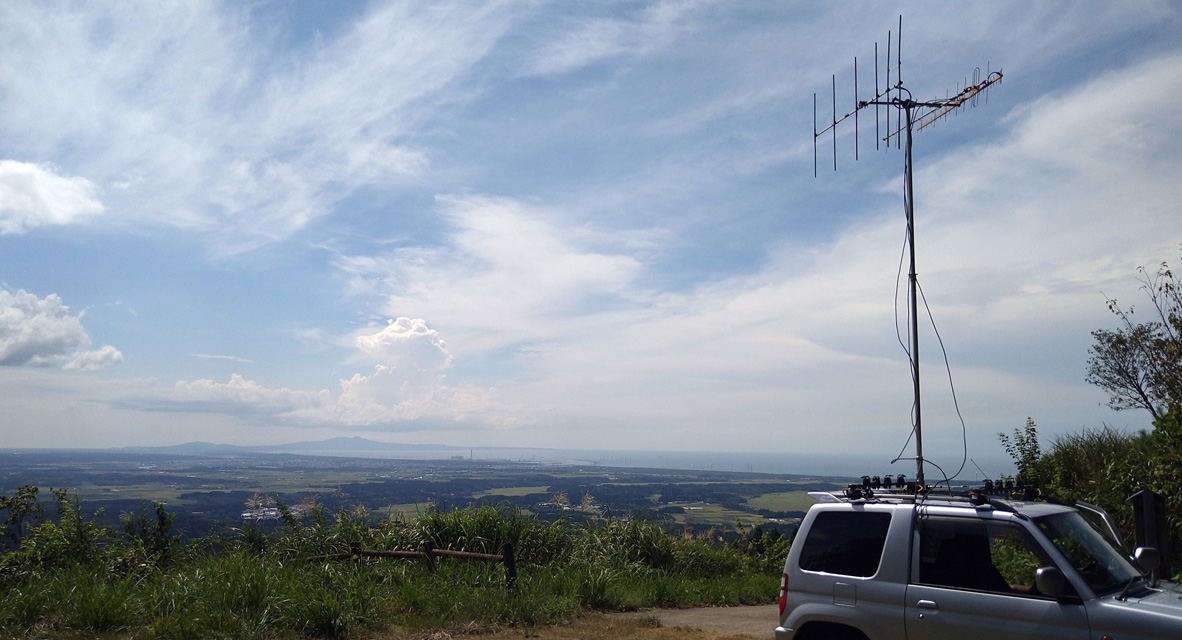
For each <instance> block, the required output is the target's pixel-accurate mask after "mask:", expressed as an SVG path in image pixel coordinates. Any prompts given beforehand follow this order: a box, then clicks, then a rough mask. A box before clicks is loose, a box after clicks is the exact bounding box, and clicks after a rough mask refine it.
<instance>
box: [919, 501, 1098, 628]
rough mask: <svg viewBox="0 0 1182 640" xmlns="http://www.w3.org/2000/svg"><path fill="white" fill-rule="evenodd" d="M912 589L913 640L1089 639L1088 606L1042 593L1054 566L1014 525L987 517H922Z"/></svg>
mask: <svg viewBox="0 0 1182 640" xmlns="http://www.w3.org/2000/svg"><path fill="white" fill-rule="evenodd" d="M916 535H917V536H918V541H917V544H916V547H915V550H916V558H915V559H914V560H913V563H912V576H911V580H910V582H909V583H908V585H907V599H906V605H905V616H906V619H905V625H906V630H907V638H908V640H947V639H949V638H954V639H955V640H994V639H996V638H1010V639H1014V640H1058V639H1060V638H1064V639H1066V638H1070V639H1075V640H1086V639H1087V638H1088V636H1089V633H1088V619H1087V613H1086V611H1085V610H1084V607H1083V604H1082V603H1078V604H1076V603H1063V602H1060V601H1057V600H1056V599H1054V598H1050V597H1046V596H1043V595H1041V594H1039V593H1038V589H1037V587H1036V586H1035V582H1034V577H1035V573H1036V572H1037V570H1038V568H1039V567H1041V566H1049V565H1051V564H1052V562H1051V561H1050V559H1049V558H1048V557H1047V555H1046V553H1045V552H1044V551H1043V550H1042V549H1041V548H1040V547H1039V546H1038V545H1037V544H1036V543H1035V542H1034V540H1033V539H1031V538H1030V536H1029V534H1028V533H1027V532H1026V531H1025V530H1024V529H1023V528H1022V527H1020V526H1018V525H1017V524H1015V523H1012V522H1008V521H1007V520H1006V519H1004V518H993V517H983V516H976V517H974V516H968V517H953V516H938V517H937V516H924V517H921V518H920V519H919V521H918V523H917V526H916Z"/></svg>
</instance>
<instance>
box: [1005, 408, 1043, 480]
mask: <svg viewBox="0 0 1182 640" xmlns="http://www.w3.org/2000/svg"><path fill="white" fill-rule="evenodd" d="M997 437H998V439H999V440H1001V444H1002V446H1003V447H1005V450H1006V453H1007V454H1009V456H1010V457H1011V458H1013V459H1014V464H1015V465H1017V467H1018V478H1019V479H1020V480H1022V481H1023V482H1026V483H1031V482H1038V481H1039V480H1040V478H1039V474H1038V462H1039V459H1040V458H1041V457H1042V451H1041V449H1040V448H1039V445H1038V427H1037V426H1035V424H1034V418H1031V417H1027V418H1026V427H1025V428H1023V429H1022V430H1021V431H1019V430H1017V429H1014V435H1013V437H1012V438H1011V437H1010V436H1007V435H1006V434H1005V433H1004V432H1003V433H999V434H997Z"/></svg>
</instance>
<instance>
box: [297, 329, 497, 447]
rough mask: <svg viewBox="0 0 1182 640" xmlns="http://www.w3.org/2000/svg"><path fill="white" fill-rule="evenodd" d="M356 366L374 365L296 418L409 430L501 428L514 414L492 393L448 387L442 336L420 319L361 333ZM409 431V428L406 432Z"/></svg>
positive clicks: (447, 360)
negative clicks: (463, 426)
mask: <svg viewBox="0 0 1182 640" xmlns="http://www.w3.org/2000/svg"><path fill="white" fill-rule="evenodd" d="M353 346H354V349H355V350H356V356H355V358H354V360H356V361H361V362H367V363H372V364H373V365H374V366H373V370H372V371H370V372H368V373H367V374H361V373H357V374H355V375H353V377H351V378H349V379H348V380H341V381H340V385H341V392H340V394H339V395H338V396H337V397H336V398H335V399H334V400H333V401H331V402H327V403H325V404H323V405H321V406H318V407H314V408H311V409H308V410H305V411H298V412H295V413H293V414H292V417H295V418H298V419H301V420H303V421H312V422H328V423H334V424H345V425H355V426H357V425H387V426H394V427H399V426H401V427H402V428H411V426H413V425H415V424H416V423H422V424H430V425H436V426H438V425H440V424H456V423H469V424H472V425H476V424H478V423H479V424H483V425H491V426H497V425H503V424H505V423H506V422H507V421H511V419H510V418H507V417H506V416H508V415H511V414H512V413H513V412H512V411H509V410H504V409H505V408H504V407H501V406H499V403H498V401H497V399H496V392H495V390H493V389H485V388H479V387H476V386H472V385H460V386H453V385H449V384H448V383H447V381H446V374H445V371H446V369H447V368H448V367H450V366H451V363H452V356H451V353H450V352H448V350H447V348H446V346H445V345H444V341H443V340H442V339H441V338H440V337H439V333H438V332H437V331H435V330H434V329H432V328H430V327H428V326H427V323H426V322H425V321H424V320H422V319H416V318H407V317H400V318H398V319H391V320H390V321H389V322H388V323H387V324H386V326H384V327H381V328H380V329H376V330H375V329H374V328H373V327H370V328H369V329H367V330H365V331H363V332H360V333H359V334H357V335H356V336H355V337H354V341H353ZM408 425H410V426H408Z"/></svg>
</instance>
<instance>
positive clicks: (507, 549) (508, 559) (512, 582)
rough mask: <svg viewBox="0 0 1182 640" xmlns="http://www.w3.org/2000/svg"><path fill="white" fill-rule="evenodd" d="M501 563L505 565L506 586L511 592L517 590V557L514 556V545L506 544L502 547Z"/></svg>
mask: <svg viewBox="0 0 1182 640" xmlns="http://www.w3.org/2000/svg"><path fill="white" fill-rule="evenodd" d="M501 562H504V563H505V586H506V587H508V588H509V590H510V591H513V590H515V589H517V556H515V555H514V554H513V544H512V543H510V542H506V543H505V544H504V546H502V547H501Z"/></svg>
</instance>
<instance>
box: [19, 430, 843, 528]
mask: <svg viewBox="0 0 1182 640" xmlns="http://www.w3.org/2000/svg"><path fill="white" fill-rule="evenodd" d="M843 484H844V481H843V479H840V478H817V477H806V476H792V475H778V474H767V473H741V472H729V471H728V472H724V471H702V470H697V471H687V470H670V469H650V468H633V467H606V466H598V465H593V464H591V465H588V464H581V465H578V466H576V465H561V464H553V465H544V464H536V463H515V462H509V461H480V460H470V459H465V460H457V459H451V460H392V459H375V458H350V457H328V456H312V455H294V454H262V453H255V454H250V455H180V454H176V453H154V452H150V451H149V452H144V451H138V452H122V451H111V450H107V451H56V452H54V451H11V450H9V451H0V491H2V492H3V493H5V494H12V493H13V492H14V491H15V490H16V489H17V488H18V487H20V486H23V485H33V486H37V487H39V488H40V489H41V491H42V496H43V498H45V499H48V497H49V495H48V494H49V489H51V488H57V489H66V490H67V491H68V492H69V493H70V494H72V495H74V494H76V495H77V496H78V497H79V498H80V499H81V501H82V504H83V506H84V508H85V509H86V510H87V511H88V512H90V513H96V512H97V514H98V516H97V517H98V518H100V519H101V520H102V521H103V522H104V523H105V524H108V525H111V526H119V516H120V514H127V513H134V512H137V511H144V510H146V509H149V508H150V507H151V505H152V503H154V502H158V503H162V504H163V505H164V506H165V508H166V509H167V510H168V511H170V512H172V513H174V514H175V515H176V523H175V526H176V528H177V529H178V530H180V531H181V532H183V533H184V534H185V535H187V536H192V537H197V536H201V535H205V534H206V533H209V532H210V531H213V530H215V529H217V528H219V527H226V526H229V527H237V526H241V523H242V522H243V518H244V516H243V512H244V510H245V509H246V504H247V502H248V501H249V502H252V504H255V503H257V504H261V505H263V506H266V505H277V504H286V505H288V506H291V507H296V506H298V505H308V504H313V503H319V504H322V505H324V506H325V507H327V508H328V509H330V510H333V511H335V510H337V509H343V508H346V507H352V506H364V507H365V508H366V510H367V511H368V512H369V513H371V514H374V515H373V517H375V518H377V517H394V518H400V519H413V518H415V517H417V516H418V515H421V514H423V513H426V512H427V511H428V510H431V509H440V510H451V509H454V508H460V509H463V508H467V507H470V506H479V505H482V504H492V505H497V506H499V507H508V508H516V509H519V510H521V511H522V512H523V513H530V514H533V515H534V516H536V517H538V518H542V519H546V520H552V519H556V518H565V519H571V520H579V519H584V518H603V517H608V518H626V519H628V518H635V519H640V520H644V521H648V522H653V523H659V524H663V525H666V526H668V527H671V528H677V529H685V528H687V527H688V528H693V529H700V530H703V531H705V530H713V531H718V532H724V533H725V532H727V531H730V532H732V533H734V532H735V529H736V525H737V524H738V525H741V527H742V528H749V527H751V526H754V525H757V524H762V525H765V526H773V527H791V526H792V523H793V522H795V521H796V519H798V518H799V517H800V516H801V515H803V514H802V512H803V511H805V510H807V508H808V505H810V504H811V503H812V500H811V499H810V498H808V497H807V495H806V493H807V491H815V490H831V489H835V488H838V487H840V486H842V485H843ZM555 498H558V500H559V502H558V503H557V504H556V503H555V502H554V499H555ZM272 512H273V510H272ZM264 525H265V523H264Z"/></svg>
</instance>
